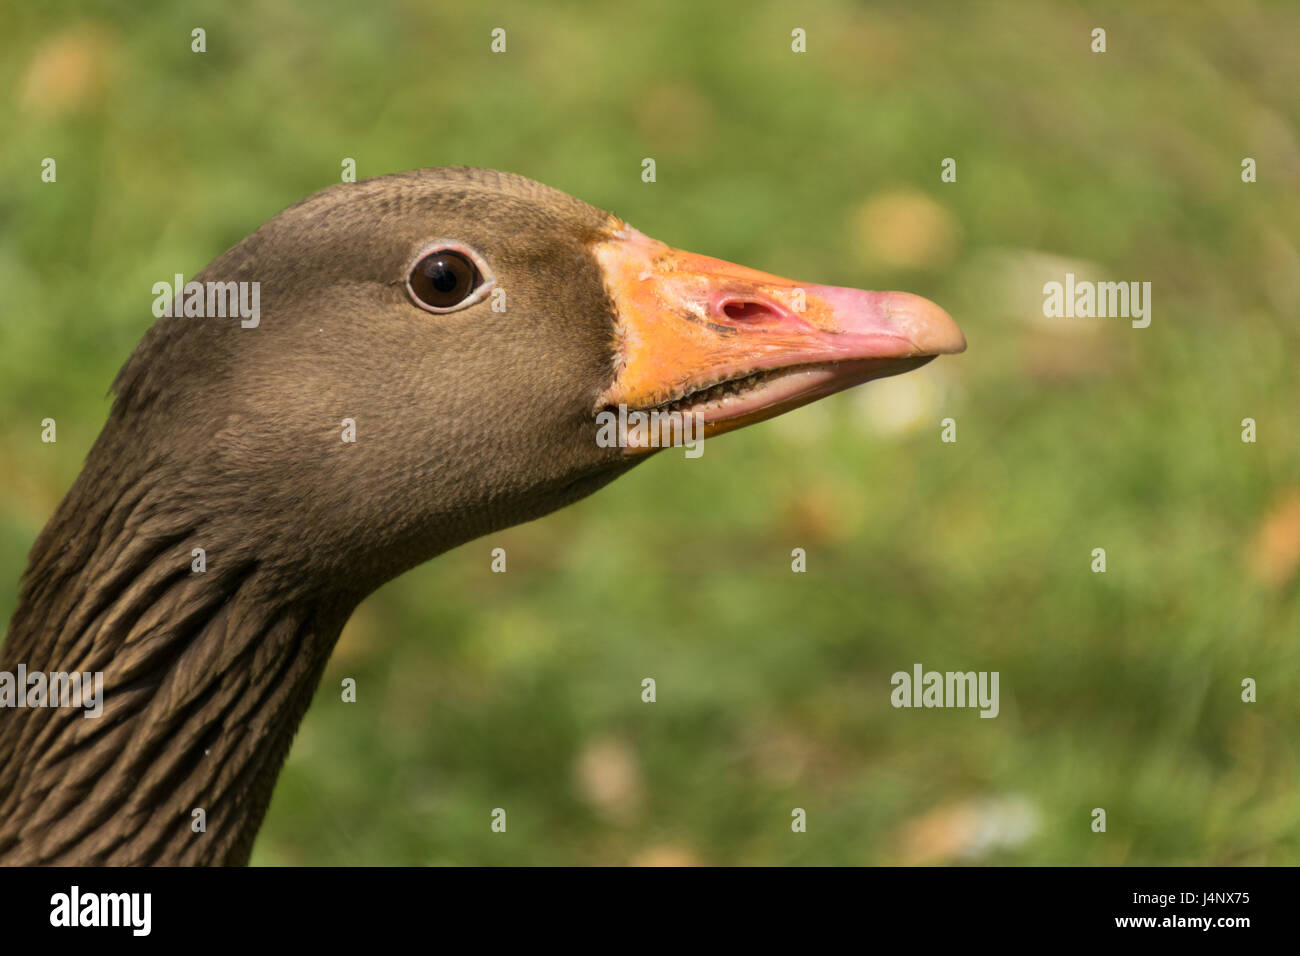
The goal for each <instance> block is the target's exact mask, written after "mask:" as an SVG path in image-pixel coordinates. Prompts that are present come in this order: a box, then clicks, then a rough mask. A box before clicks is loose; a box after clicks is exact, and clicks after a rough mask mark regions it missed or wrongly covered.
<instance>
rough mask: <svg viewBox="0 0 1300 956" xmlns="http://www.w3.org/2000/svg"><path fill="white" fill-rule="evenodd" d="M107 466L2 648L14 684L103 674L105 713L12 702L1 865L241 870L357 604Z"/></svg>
mask: <svg viewBox="0 0 1300 956" xmlns="http://www.w3.org/2000/svg"><path fill="white" fill-rule="evenodd" d="M98 450H99V449H97V451H98ZM106 457H108V456H105V455H99V456H98V458H97V457H96V455H95V453H93V452H92V456H91V460H90V462H88V464H87V467H86V470H85V471H84V472H83V473H82V476H81V478H79V479H78V482H77V484H76V485H75V486H74V487H73V489H72V491H70V492H69V494H68V496H67V498H65V499H64V501H63V503H62V505H60V508H59V510H58V512H56V514H55V516H54V517H53V518H52V519H51V521H50V522H49V524H48V525H47V526H46V528H45V530H44V531H43V532H42V534H41V536H40V537H39V538H38V540H37V542H36V544H35V546H34V547H33V549H32V554H31V559H30V563H29V566H28V570H27V573H26V575H25V576H24V581H23V587H22V593H21V595H20V599H19V605H18V610H17V611H16V613H15V615H14V619H13V622H12V624H11V627H10V632H9V636H8V640H7V642H6V643H5V645H4V647H3V648H2V649H0V671H7V672H9V673H11V674H13V673H16V670H17V666H18V665H19V664H20V663H21V664H24V665H25V667H26V671H27V673H28V674H32V673H35V672H44V673H47V674H48V673H51V672H64V673H71V672H74V671H76V672H92V673H93V672H102V674H103V709H102V714H101V716H99V717H97V718H87V717H86V716H85V711H84V710H83V709H81V708H77V707H35V708H31V707H29V708H18V709H10V708H4V709H0V767H3V768H4V772H3V774H0V864H36V863H54V864H91V865H119V864H239V863H244V862H246V861H247V859H248V855H249V853H250V851H251V848H252V843H253V837H254V836H255V835H256V832H257V828H258V826H259V825H260V823H261V820H262V817H263V815H264V814H265V812H266V808H267V805H268V804H269V802H270V797H271V791H272V789H273V787H274V783H275V778H276V775H277V774H278V772H279V770H280V767H281V765H282V764H283V762H284V759H285V757H286V755H287V754H288V750H289V745H290V743H291V742H292V739H293V734H294V732H295V730H296V729H297V726H298V723H299V721H300V720H301V719H302V715H303V713H304V712H305V711H306V709H307V706H308V704H309V702H310V699H311V696H312V693H313V691H314V689H315V687H316V685H317V684H318V682H319V680H320V676H321V673H322V671H323V669H324V666H325V662H326V660H327V659H328V657H329V654H330V651H331V650H332V649H333V646H334V643H335V641H336V640H337V638H338V634H339V631H340V630H341V628H342V626H343V623H344V621H345V620H346V619H347V616H348V614H349V613H350V612H351V609H352V606H353V605H354V604H355V600H354V599H353V598H346V597H342V596H340V597H338V598H336V599H331V598H328V597H326V598H322V596H321V595H319V594H315V595H310V594H308V593H307V592H306V591H305V590H303V589H301V588H298V587H295V586H294V585H293V584H292V583H291V582H286V581H285V580H283V576H282V575H278V574H274V573H273V572H271V571H270V570H269V569H268V568H267V567H265V566H263V564H262V563H261V562H260V561H259V560H258V558H257V557H256V549H255V548H252V547H250V546H249V544H248V542H247V541H241V540H238V536H237V534H236V533H235V531H234V529H233V528H223V527H222V526H221V522H220V519H219V518H213V517H212V516H211V515H206V516H195V515H194V514H192V513H190V512H188V511H187V509H185V508H184V507H178V502H177V501H176V500H175V497H174V495H171V496H169V495H168V494H167V493H166V492H165V491H164V490H163V489H162V488H161V487H160V484H159V483H158V481H156V480H151V478H150V475H151V474H155V472H153V471H151V469H150V468H149V467H147V465H146V467H141V468H136V469H133V474H134V476H132V475H131V474H127V473H123V472H121V471H117V470H115V469H114V468H112V467H109V466H108V465H106V464H104V459H105V458H106ZM96 461H98V462H99V464H98V466H97V465H96ZM196 547H202V548H204V549H205V553H206V555H207V568H206V570H205V571H202V572H196V571H195V570H194V569H193V566H192V562H193V555H192V552H193V549H194V548H196ZM197 810H202V811H203V814H202V817H201V819H202V820H203V823H204V825H203V828H202V829H201V830H200V829H199V825H198V821H199V820H200V815H199V814H197V813H196V812H195V811H197Z"/></svg>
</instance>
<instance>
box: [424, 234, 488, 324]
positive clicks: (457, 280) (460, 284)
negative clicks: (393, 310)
mask: <svg viewBox="0 0 1300 956" xmlns="http://www.w3.org/2000/svg"><path fill="white" fill-rule="evenodd" d="M482 281H483V279H482V276H480V275H479V271H478V267H477V266H475V265H474V262H473V261H472V260H471V259H470V258H469V257H468V256H466V255H464V254H462V253H459V252H457V251H455V250H454V249H438V250H435V251H434V252H431V253H429V254H428V255H427V256H425V257H424V258H423V259H421V260H420V261H419V262H417V263H416V264H415V268H414V269H412V270H411V279H410V283H409V284H410V287H411V294H412V295H413V296H415V298H416V301H417V302H419V303H420V304H421V305H424V306H425V307H426V308H430V309H434V310H437V311H445V310H447V309H454V308H455V307H456V306H458V305H460V304H461V303H463V302H464V301H465V300H466V299H468V298H470V296H472V295H473V294H474V291H475V290H476V289H477V288H478V287H479V285H480V283H482Z"/></svg>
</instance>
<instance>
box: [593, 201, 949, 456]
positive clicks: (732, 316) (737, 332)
mask: <svg viewBox="0 0 1300 956" xmlns="http://www.w3.org/2000/svg"><path fill="white" fill-rule="evenodd" d="M593 251H594V253H595V255H596V258H597V260H598V261H599V263H600V265H601V267H602V268H603V270H604V274H605V285H606V290H607V292H608V293H609V297H610V299H611V301H612V302H613V304H614V308H615V312H616V343H615V349H616V356H617V358H616V370H615V374H614V379H613V381H612V383H611V384H610V386H609V388H608V389H606V391H605V392H604V393H602V395H601V396H600V398H599V399H598V401H597V411H600V410H604V409H617V408H618V407H620V406H623V407H626V409H628V410H629V411H631V410H635V411H652V410H660V411H679V412H684V413H699V414H700V415H702V416H703V422H704V426H705V435H706V436H708V435H715V434H720V433H722V432H726V431H731V430H733V429H736V428H743V427H744V426H745V425H751V424H753V423H755V422H760V421H763V420H764V419H768V418H772V417H773V416H776V415H780V414H781V413H782V412H786V411H789V410H790V409H792V408H798V407H799V406H800V405H806V404H807V403H809V402H812V401H815V400H816V399H818V398H821V397H823V396H826V395H830V394H832V393H834V392H838V391H841V390H842V389H845V388H849V387H851V386H853V385H858V384H860V383H862V382H866V381H870V380H871V379H876V378H884V377H885V376H888V375H897V374H899V373H900V372H906V371H908V370H910V369H914V368H917V367H919V366H921V365H924V364H925V363H927V362H929V361H931V360H932V359H933V358H935V356H938V355H947V354H951V353H954V352H961V351H963V350H964V349H965V348H966V339H965V337H964V336H963V335H962V332H961V329H959V328H958V327H957V323H956V322H954V321H953V319H952V316H950V315H949V314H948V313H947V312H945V311H944V310H943V309H941V308H940V307H939V306H937V305H935V304H934V303H933V302H930V301H929V300H927V299H923V298H921V297H920V296H915V295H910V294H908V293H906V292H866V291H863V290H860V289H845V288H839V287H836V286H824V285H811V284H807V283H799V282H795V281H793V280H790V279H783V278H781V277H780V276H775V275H771V274H769V273H766V272H758V271H756V270H754V269H748V268H746V267H744V266H738V265H734V264H733V263H730V262H724V261H722V260H721V259H712V258H710V257H708V256H700V255H695V254H694V253H690V252H683V251H681V250H679V249H673V248H671V247H670V246H667V245H665V244H664V243H662V242H658V241H656V240H654V239H651V238H650V237H648V236H645V235H642V234H641V233H640V232H637V231H636V230H635V229H632V228H630V227H623V228H621V229H618V230H617V231H615V232H613V233H611V234H609V236H608V237H607V238H605V239H604V240H602V241H601V242H599V243H597V244H596V245H595V246H594V247H593ZM646 450H648V449H645V448H630V449H629V451H631V452H638V451H646Z"/></svg>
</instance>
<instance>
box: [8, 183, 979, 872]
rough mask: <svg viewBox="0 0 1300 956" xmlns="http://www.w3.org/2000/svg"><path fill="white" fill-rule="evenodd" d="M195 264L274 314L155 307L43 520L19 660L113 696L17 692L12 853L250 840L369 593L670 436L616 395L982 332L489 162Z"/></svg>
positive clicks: (244, 856)
mask: <svg viewBox="0 0 1300 956" xmlns="http://www.w3.org/2000/svg"><path fill="white" fill-rule="evenodd" d="M194 281H195V282H196V283H197V284H198V287H199V288H205V289H211V288H212V287H213V285H216V286H217V287H218V288H219V289H220V288H226V289H230V288H235V287H232V286H229V285H228V284H229V283H236V284H245V283H247V284H255V285H254V286H253V288H255V289H256V290H257V296H256V297H255V301H257V303H258V310H259V315H258V316H257V320H256V321H255V322H254V321H249V320H243V319H241V318H240V317H239V316H231V315H228V314H226V313H220V312H219V313H218V314H216V315H202V316H201V315H195V314H193V312H194V311H196V310H190V309H188V308H182V307H181V305H182V304H181V303H180V302H179V301H178V302H177V307H176V309H175V310H174V311H175V314H174V315H171V316H164V317H161V318H159V319H158V320H157V321H156V322H155V323H154V324H153V325H152V327H151V328H149V330H148V331H147V333H146V334H145V335H144V337H143V338H142V339H141V341H140V342H139V344H138V345H137V347H136V348H135V350H134V352H133V353H132V354H131V356H130V357H129V358H128V359H127V361H126V363H125V365H124V366H123V367H122V369H121V371H120V372H119V374H118V375H117V377H116V379H115V381H114V383H113V394H114V400H113V404H112V407H111V410H110V413H109V416H108V419H107V422H106V423H105V425H104V427H103V430H102V432H101V433H100V435H99V437H98V439H97V440H96V442H95V443H94V445H93V447H92V448H91V450H90V452H89V454H88V455H87V458H86V461H85V464H84V468H83V470H82V471H81V473H80V475H79V477H78V478H77V479H76V481H75V483H74V484H73V486H72V488H71V489H70V490H69V491H68V493H67V496H66V497H65V498H64V499H63V500H62V502H61V504H60V505H59V506H58V508H57V510H56V511H55V512H54V515H53V516H52V517H51V518H50V520H49V522H48V524H47V525H46V526H45V527H44V529H43V530H42V531H41V533H40V535H39V536H38V537H37V539H36V541H35V543H34V545H33V547H32V549H31V552H30V555H29V560H28V564H27V568H26V571H25V572H24V575H23V578H22V582H21V587H20V594H19V600H18V604H17V607H16V610H15V613H14V615H13V618H12V621H11V624H10V628H9V632H8V636H7V639H6V641H5V643H4V645H3V649H2V650H0V672H2V673H7V674H10V675H13V674H15V673H16V672H17V668H18V667H19V666H22V667H23V668H24V669H25V672H26V673H27V674H28V675H31V674H35V673H42V674H44V673H55V672H61V673H86V674H92V673H93V674H102V679H103V694H102V696H103V702H102V713H101V714H100V715H99V716H98V717H97V718H95V719H87V715H86V714H85V713H84V712H83V711H82V710H79V709H75V708H73V707H67V706H57V707H56V706H25V707H24V706H14V704H15V700H14V699H13V698H12V697H11V698H10V699H9V700H5V701H0V703H4V704H6V705H7V706H3V707H0V863H3V864H8V865H37V864H39V865H45V864H80V865H113V866H115V865H150V864H160V865H240V864H245V863H247V861H248V858H249V855H250V852H251V849H252V846H253V840H254V837H255V836H256V834H257V831H258V828H259V826H260V824H261V821H262V818H263V816H264V814H265V812H266V809H267V805H268V803H269V801H270V798H271V792H272V789H273V787H274V785H275V780H276V776H277V775H278V773H279V770H280V767H281V765H282V764H283V762H284V760H285V757H286V755H287V753H288V751H289V746H290V743H291V742H292V740H293V736H294V733H295V732H296V729H297V727H298V724H299V722H300V721H301V719H302V717H303V714H304V712H305V711H306V709H307V706H308V703H309V702H310V700H311V697H312V694H313V691H314V689H315V688H316V686H317V684H318V682H319V680H320V678H321V674H322V670H323V669H324V667H325V663H326V660H327V658H328V657H329V655H330V652H331V649H332V648H333V646H334V643H335V641H336V639H337V638H338V636H339V633H340V631H341V629H342V627H343V625H344V623H345V622H346V621H347V619H348V617H349V615H350V614H351V613H352V611H353V609H354V608H356V607H357V605H358V604H359V603H360V602H361V601H362V600H363V599H364V598H365V597H366V596H367V595H368V594H369V593H370V592H372V591H374V590H375V589H376V588H377V587H379V586H380V585H381V584H383V583H384V582H386V581H388V580H390V579H392V578H394V577H395V576H397V575H400V574H402V573H403V572H404V571H407V570H408V569H410V568H413V567H415V566H416V565H418V564H421V563H422V562H425V561H427V560H429V559H430V558H432V557H434V556H435V555H438V554H440V553H442V552H444V551H447V550H449V549H451V548H453V547H456V546H457V545H459V544H462V543H464V542H467V541H470V540H472V539H474V538H478V537H481V536H483V535H485V534H488V533H489V532H492V531H495V530H498V529H502V528H505V527H508V526H510V525H514V524H517V523H520V522H523V521H528V520H530V519H533V518H537V517H539V516H542V515H545V514H547V513H548V512H551V511H554V510H556V509H558V508H562V507H564V506H565V505H568V504H570V503H571V502H574V501H576V500H578V499H580V498H582V497H584V496H586V495H589V494H591V493H592V492H594V491H596V490H597V489H598V488H600V487H601V486H603V485H605V484H607V483H608V482H610V481H612V480H614V479H615V478H617V477H618V476H619V475H621V474H623V473H625V472H626V471H628V470H629V469H630V468H632V467H634V466H635V465H637V464H638V463H640V462H642V461H645V460H646V459H647V458H648V457H650V455H651V454H652V453H654V452H655V451H656V450H658V447H657V446H655V445H654V444H653V443H651V442H648V441H647V440H645V436H644V434H643V435H642V436H641V437H640V438H637V439H636V440H627V441H620V442H612V443H611V442H608V441H605V442H601V441H597V440H596V438H595V434H596V432H597V424H596V419H597V417H598V416H599V415H600V414H601V413H602V412H611V411H612V410H615V409H620V410H623V411H625V412H626V411H631V412H635V413H650V412H655V411H660V412H663V413H665V414H669V413H671V412H678V413H681V414H684V415H690V416H692V417H693V418H694V420H695V421H697V422H701V423H702V426H703V431H702V435H703V436H704V437H705V438H707V437H712V436H716V435H718V434H722V433H725V432H727V431H730V430H733V429H736V428H741V427H743V426H746V425H750V424H753V423H755V422H759V421H762V420H764V419H767V418H771V417H772V416H774V415H778V414H780V413H782V412H784V411H787V410H789V409H792V408H795V407H797V406H799V405H803V404H805V403H807V402H810V401H814V400H816V399H818V398H821V397H822V396H825V395H829V394H831V393H833V392H837V391H839V390H841V389H844V388H848V387H850V386H853V385H857V384H859V383H862V382H865V381H868V380H871V379H876V378H881V377H883V376H887V375H894V374H898V373H900V372H906V371H908V370H910V369H914V368H917V367H918V366H920V365H923V364H925V363H926V362H929V361H930V360H932V359H933V358H934V357H935V356H937V355H941V354H950V353H955V352H959V351H961V350H962V349H964V348H965V340H964V338H963V336H962V333H961V331H960V330H959V329H958V327H957V325H956V323H955V322H954V321H953V319H952V318H951V317H950V316H949V315H948V314H947V313H946V312H945V311H944V310H943V309H941V308H940V307H939V306H937V305H935V304H933V303H931V302H929V301H927V300H926V299H923V298H920V297H917V296H913V295H909V294H906V293H901V292H867V291H860V290H855V289H846V288H836V287H830V286H822V285H812V284H798V283H795V282H793V281H791V280H788V279H784V278H781V277H779V276H775V275H771V274H768V273H765V272H760V271H756V270H753V269H748V268H744V267H742V266H738V265H733V264H731V263H728V262H724V261H722V260H719V259H714V258H710V257H707V256H702V255H696V254H692V253H688V252H684V251H682V250H679V249H675V248H673V247H670V246H668V245H666V244H664V243H662V242H658V241H656V240H654V239H651V238H649V237H648V236H646V235H643V234H642V233H640V232H638V231H637V230H636V229H634V228H632V227H631V226H629V225H628V224H627V223H625V222H623V221H622V220H621V219H619V218H617V217H616V216H613V215H611V214H610V213H607V212H604V211H602V210H599V209H597V208H595V207H593V206H590V205H587V204H586V203H584V202H582V201H580V200H578V199H575V198H573V197H571V196H569V195H567V194H565V193H562V192H559V191H557V190H555V189H552V188H549V187H547V186H544V185H542V184H540V183H537V182H533V181H531V180H528V179H525V178H522V177H520V176H516V175H512V174H508V173H501V172H496V171H491V170H481V169H471V168H467V167H444V168H436V169H423V170H417V171H413V172H407V173H400V174H396V175H389V176H382V177H378V178H375V179H369V180H364V181H359V182H356V183H347V184H340V185H335V186H333V187H330V188H327V189H324V190H322V191H320V192H317V193H315V194H313V195H311V196H309V197H307V198H306V199H303V200H302V201H300V202H298V203H297V204H296V205H293V206H290V207H289V208H288V209H286V210H285V211H283V212H281V213H280V214H279V215H277V216H275V217H274V218H272V219H270V220H269V221H268V222H266V223H265V224H264V225H262V226H261V227H260V228H258V229H257V230H256V231H255V232H253V233H252V234H251V235H249V236H248V237H247V238H245V239H244V240H243V241H241V242H239V243H238V244H237V245H235V246H234V247H233V248H231V249H229V250H228V251H227V252H225V253H224V254H222V255H221V256H219V257H218V258H217V259H216V260H214V261H213V262H212V263H211V264H210V265H208V267H207V268H206V269H204V270H203V271H202V272H201V273H200V274H199V275H198V276H196V277H195V280H194ZM189 288H190V286H189V285H186V286H185V289H187V290H188V289H189ZM238 288H240V289H243V288H245V286H244V285H239V286H238ZM243 301H245V302H247V301H248V299H247V298H245V299H244V300H243ZM200 304H202V303H200ZM241 314H242V313H241ZM223 316H224V317H223ZM349 432H350V434H349ZM199 553H201V554H202V555H204V556H205V557H204V561H203V563H202V567H199V566H198V564H196V558H195V555H196V554H199ZM10 686H11V688H12V687H13V684H12V682H11V685H10ZM22 691H23V688H18V697H19V701H20V702H21V699H22ZM198 811H202V813H201V815H200V814H199V812H198ZM200 816H201V817H202V819H203V820H204V821H205V822H204V825H203V826H196V825H195V824H194V821H195V820H196V819H198V818H199V817H200Z"/></svg>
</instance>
